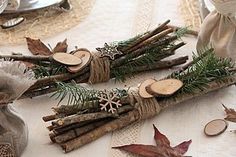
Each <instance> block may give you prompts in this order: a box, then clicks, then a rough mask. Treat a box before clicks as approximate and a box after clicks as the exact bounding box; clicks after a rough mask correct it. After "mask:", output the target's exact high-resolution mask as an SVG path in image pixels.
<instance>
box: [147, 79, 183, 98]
mask: <svg viewBox="0 0 236 157" xmlns="http://www.w3.org/2000/svg"><path fill="white" fill-rule="evenodd" d="M182 86H183V82H182V81H180V80H177V79H165V80H160V81H156V82H154V83H152V84H151V85H149V86H147V87H146V90H147V92H148V93H149V94H151V95H154V96H156V97H165V96H170V95H172V94H174V93H175V92H176V91H178V90H179V89H180V88H181V87H182Z"/></svg>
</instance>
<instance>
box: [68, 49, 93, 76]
mask: <svg viewBox="0 0 236 157" xmlns="http://www.w3.org/2000/svg"><path fill="white" fill-rule="evenodd" d="M74 55H75V56H76V57H78V58H80V59H81V60H82V63H81V64H80V65H76V66H69V67H68V68H67V69H68V71H69V72H71V73H77V72H79V71H80V70H82V69H83V68H84V67H86V66H87V65H88V64H89V63H90V62H91V59H92V54H91V53H90V52H89V51H85V50H83V51H81V50H80V51H77V52H75V53H74Z"/></svg>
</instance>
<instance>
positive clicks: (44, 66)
mask: <svg viewBox="0 0 236 157" xmlns="http://www.w3.org/2000/svg"><path fill="white" fill-rule="evenodd" d="M169 22H170V21H169V20H167V21H166V22H164V23H163V24H161V25H159V26H158V27H157V28H156V29H154V30H152V31H148V32H146V33H144V34H141V35H138V36H135V37H133V38H131V39H129V40H125V41H119V42H112V43H105V44H104V47H102V48H97V51H98V52H96V53H91V52H90V51H89V50H87V49H84V48H82V49H81V48H76V50H74V51H72V52H69V53H67V47H68V45H67V42H66V40H64V41H63V42H59V43H58V44H57V45H56V46H55V48H49V47H47V46H46V45H45V44H44V43H42V42H41V41H40V40H35V39H31V38H26V39H27V44H28V48H29V50H30V51H31V52H32V53H33V54H34V56H24V55H21V54H13V55H0V58H10V59H14V60H18V61H22V62H24V63H26V64H27V65H28V66H29V67H30V68H31V69H32V70H33V71H34V72H35V74H36V77H37V78H38V79H37V82H36V83H35V84H34V85H33V86H32V87H31V88H30V89H29V90H27V91H26V92H25V93H24V95H23V96H22V98H23V97H35V96H39V95H42V94H48V93H51V92H54V91H56V90H57V87H56V85H57V82H58V81H60V82H71V80H73V81H75V82H76V83H82V82H85V83H91V84H94V83H99V82H106V81H108V80H109V79H112V78H115V79H117V80H122V81H123V80H125V78H127V77H132V76H133V75H134V74H136V73H140V72H144V71H150V70H156V69H163V68H170V67H173V66H177V65H181V64H183V63H186V61H187V59H188V56H184V57H178V58H176V59H172V60H164V59H166V58H168V57H169V56H173V55H174V54H175V52H176V50H177V49H179V48H180V47H182V46H184V45H185V43H184V42H182V41H180V42H178V39H179V38H180V37H181V36H183V35H184V34H186V33H189V34H193V33H194V32H192V31H189V30H188V29H186V28H177V27H173V26H170V25H168V24H169ZM29 62H30V64H29Z"/></svg>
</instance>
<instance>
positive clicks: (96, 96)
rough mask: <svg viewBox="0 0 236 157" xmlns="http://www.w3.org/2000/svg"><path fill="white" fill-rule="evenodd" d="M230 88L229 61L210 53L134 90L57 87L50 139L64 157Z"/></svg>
mask: <svg viewBox="0 0 236 157" xmlns="http://www.w3.org/2000/svg"><path fill="white" fill-rule="evenodd" d="M235 83H236V77H235V68H234V62H233V61H231V60H230V59H223V58H219V57H216V56H215V54H214V49H206V50H203V51H202V52H199V55H198V56H197V55H194V56H193V61H192V62H190V63H189V64H187V65H186V66H184V67H183V68H182V69H181V70H179V71H176V72H173V73H172V74H171V75H169V76H167V77H165V78H163V79H162V80H152V79H149V80H146V81H145V82H143V83H142V84H141V85H140V86H139V87H137V88H129V89H114V90H111V91H107V90H104V91H97V90H88V89H86V88H84V87H82V86H80V85H77V84H75V82H72V83H63V82H57V87H56V88H57V90H56V91H57V92H55V93H54V94H53V96H55V97H56V98H57V99H59V100H60V101H59V103H63V99H64V98H65V97H66V96H68V102H67V105H65V104H64V105H59V106H58V107H55V108H53V111H54V114H53V115H48V116H45V117H43V120H44V121H45V122H48V121H51V125H50V126H48V129H49V130H50V131H51V133H50V138H51V140H52V141H53V142H54V143H57V144H59V145H60V146H61V147H62V149H63V150H64V151H65V152H66V153H67V152H70V151H73V150H74V149H77V148H79V147H81V146H83V145H85V144H87V143H90V142H92V141H94V140H96V139H98V138H100V137H101V136H103V135H105V134H107V133H109V132H111V131H115V130H117V129H121V128H123V127H126V126H128V125H130V124H132V123H134V122H137V121H141V120H144V119H147V118H150V117H152V116H155V115H157V114H159V112H160V111H161V110H163V109H165V108H167V107H169V106H173V105H177V104H179V103H181V102H184V101H186V100H189V99H191V98H194V97H198V96H200V95H203V94H206V93H208V92H211V91H215V90H218V89H221V88H224V87H227V86H230V85H233V84H235Z"/></svg>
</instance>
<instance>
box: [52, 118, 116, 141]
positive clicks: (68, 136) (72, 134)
mask: <svg viewBox="0 0 236 157" xmlns="http://www.w3.org/2000/svg"><path fill="white" fill-rule="evenodd" d="M109 121H111V120H109V119H105V120H102V121H98V122H94V123H91V124H88V125H86V126H83V127H80V128H76V129H72V130H69V131H67V132H65V133H63V134H60V135H55V134H54V136H52V135H51V136H50V138H51V140H52V141H53V142H56V143H64V142H67V141H69V140H72V139H74V138H76V137H79V136H81V135H83V134H85V133H87V132H89V131H92V130H94V129H96V128H97V127H100V126H102V125H104V124H106V123H107V122H109Z"/></svg>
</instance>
